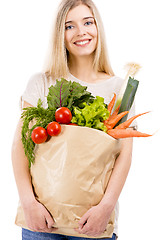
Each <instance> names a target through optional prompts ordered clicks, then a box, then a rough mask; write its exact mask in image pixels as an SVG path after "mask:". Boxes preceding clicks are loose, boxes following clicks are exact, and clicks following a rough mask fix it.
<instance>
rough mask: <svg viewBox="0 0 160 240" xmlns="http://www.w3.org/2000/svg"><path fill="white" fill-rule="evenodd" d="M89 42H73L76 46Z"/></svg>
mask: <svg viewBox="0 0 160 240" xmlns="http://www.w3.org/2000/svg"><path fill="white" fill-rule="evenodd" d="M88 42H89V40H86V41H82V42H75V44H76V45H84V44H86V43H88Z"/></svg>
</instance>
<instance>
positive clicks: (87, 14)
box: [12, 0, 133, 240]
mask: <svg viewBox="0 0 160 240" xmlns="http://www.w3.org/2000/svg"><path fill="white" fill-rule="evenodd" d="M60 77H65V78H67V79H68V80H72V81H77V82H79V83H81V84H82V85H85V86H87V87H88V88H87V90H88V91H90V92H92V94H93V95H95V96H96V95H99V96H102V97H104V99H105V102H106V103H107V102H109V101H110V99H111V97H112V94H113V92H115V93H117V94H118V92H119V90H120V87H121V84H122V79H120V78H118V77H116V76H114V73H113V71H112V69H111V66H110V64H109V60H108V56H107V50H106V46H105V38H104V31H103V27H102V22H101V19H100V16H99V14H98V11H97V9H96V7H95V5H94V4H93V2H92V0H63V1H62V2H61V4H60V8H59V11H58V14H57V18H56V22H55V27H54V33H53V39H52V46H51V50H50V57H48V64H47V66H46V69H45V73H40V74H36V75H34V76H33V77H32V78H31V79H30V81H29V83H28V86H27V88H26V90H25V92H24V94H23V96H22V100H23V107H28V106H36V105H37V101H38V99H39V98H41V100H42V101H43V107H47V102H46V98H45V96H46V95H47V93H48V88H49V87H50V85H52V84H54V82H55V79H57V78H60ZM130 115H133V109H131V111H130ZM129 117H130V116H129ZM21 126H22V122H21V120H20V122H19V124H18V126H17V130H16V134H15V138H14V142H13V150H12V159H13V169H14V174H15V179H16V183H17V187H18V191H19V197H20V202H21V205H22V207H23V211H24V215H25V220H26V223H27V225H28V228H29V229H31V230H32V231H29V230H25V229H23V231H22V239H24V240H27V239H37V240H38V239H58V238H75V237H71V236H65V235H59V234H53V233H51V232H52V230H53V227H52V226H53V224H54V220H53V218H52V216H51V215H50V213H49V212H48V211H47V209H46V208H45V207H44V206H43V205H42V204H41V203H40V202H38V201H37V200H36V198H35V196H34V192H33V189H32V183H31V176H30V172H29V168H28V160H27V159H26V157H25V154H24V150H23V146H22V143H21ZM131 153H132V139H124V140H123V141H122V148H121V152H120V155H119V157H118V158H117V160H116V163H115V167H114V170H113V173H112V175H111V178H110V181H109V184H108V187H107V189H106V192H105V195H104V197H103V199H102V200H101V201H100V203H99V204H98V205H97V206H94V207H92V208H90V209H89V210H88V211H87V212H86V213H85V214H84V215H83V216H82V218H81V219H80V221H79V228H77V229H75V231H77V232H78V233H80V234H86V235H87V236H88V237H89V238H92V237H94V238H95V237H97V238H98V236H99V235H100V234H101V233H103V232H104V230H105V228H106V225H107V223H108V221H109V218H110V215H111V213H112V211H113V209H114V208H115V213H116V220H115V229H114V234H113V236H112V238H108V239H116V236H117V234H118V232H117V219H118V204H117V200H118V198H119V195H120V193H121V190H122V188H123V185H124V183H125V180H126V177H127V174H128V171H129V168H130V164H131Z"/></svg>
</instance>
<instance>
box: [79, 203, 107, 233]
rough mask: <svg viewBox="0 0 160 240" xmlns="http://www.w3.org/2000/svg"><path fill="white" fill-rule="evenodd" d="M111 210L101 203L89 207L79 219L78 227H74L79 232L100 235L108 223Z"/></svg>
mask: <svg viewBox="0 0 160 240" xmlns="http://www.w3.org/2000/svg"><path fill="white" fill-rule="evenodd" d="M110 215H111V211H108V210H107V209H106V208H104V207H103V205H100V204H99V205H97V206H94V207H91V208H90V209H89V210H88V211H87V212H86V213H85V214H84V215H83V216H82V218H81V219H80V221H79V223H78V224H79V228H77V229H75V231H77V232H78V233H80V234H86V235H88V236H93V237H97V236H99V235H101V234H102V233H103V232H104V231H105V229H106V226H107V224H108V221H109V218H110Z"/></svg>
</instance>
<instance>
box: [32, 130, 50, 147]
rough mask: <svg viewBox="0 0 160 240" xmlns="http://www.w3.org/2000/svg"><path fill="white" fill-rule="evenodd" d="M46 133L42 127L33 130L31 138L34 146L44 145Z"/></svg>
mask: <svg viewBox="0 0 160 240" xmlns="http://www.w3.org/2000/svg"><path fill="white" fill-rule="evenodd" d="M47 136H48V134H47V131H46V129H44V128H43V127H36V128H35V129H33V131H32V134H31V138H32V141H33V142H34V143H36V144H40V143H44V142H45V141H46V140H47Z"/></svg>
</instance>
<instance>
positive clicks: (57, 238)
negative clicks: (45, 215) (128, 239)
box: [22, 228, 116, 240]
mask: <svg viewBox="0 0 160 240" xmlns="http://www.w3.org/2000/svg"><path fill="white" fill-rule="evenodd" d="M89 239H90V240H93V239H94V240H96V239H98V240H100V238H83V237H73V236H66V235H61V234H55V233H43V232H32V231H29V230H27V229H24V228H22V240H89ZM101 239H105V238H101ZM106 240H116V235H115V234H113V236H112V238H106Z"/></svg>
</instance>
